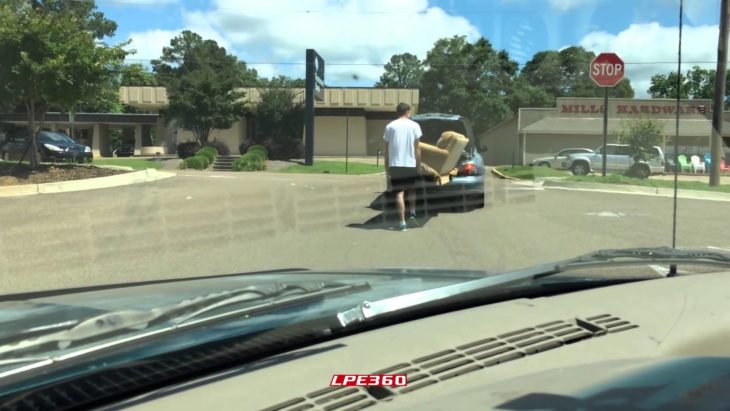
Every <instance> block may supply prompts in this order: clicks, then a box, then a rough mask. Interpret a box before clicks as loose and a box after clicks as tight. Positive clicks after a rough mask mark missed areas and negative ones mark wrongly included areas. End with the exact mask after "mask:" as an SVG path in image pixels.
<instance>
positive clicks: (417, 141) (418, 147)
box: [413, 138, 421, 170]
mask: <svg viewBox="0 0 730 411" xmlns="http://www.w3.org/2000/svg"><path fill="white" fill-rule="evenodd" d="M413 150H414V152H415V153H416V170H421V139H420V138H417V139H415V140H413Z"/></svg>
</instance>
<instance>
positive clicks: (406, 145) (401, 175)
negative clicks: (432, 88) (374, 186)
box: [383, 103, 423, 231]
mask: <svg viewBox="0 0 730 411" xmlns="http://www.w3.org/2000/svg"><path fill="white" fill-rule="evenodd" d="M396 114H397V115H398V119H396V120H393V121H392V122H390V123H389V124H388V125H387V126H386V127H385V133H384V134H383V139H384V140H385V172H386V176H387V178H388V183H389V189H390V191H391V192H395V193H396V203H397V205H398V213H399V215H400V225H399V228H400V230H401V231H406V228H407V224H406V218H405V213H406V205H405V200H404V198H403V197H404V192H405V191H408V203H409V205H410V212H411V213H410V214H411V215H410V219H409V220H410V222H411V223H413V224H417V223H418V221H417V220H416V187H415V186H416V183H417V181H418V178H419V173H418V169H419V168H420V167H421V147H420V145H419V143H420V139H421V137H422V136H423V133H422V132H421V126H420V125H418V123H416V122H415V121H413V120H411V118H410V117H411V106H409V105H408V104H406V103H400V104H398V107H397V108H396Z"/></svg>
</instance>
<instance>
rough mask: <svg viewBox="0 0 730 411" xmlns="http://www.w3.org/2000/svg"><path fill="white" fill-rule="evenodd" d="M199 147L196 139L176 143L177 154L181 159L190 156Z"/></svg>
mask: <svg viewBox="0 0 730 411" xmlns="http://www.w3.org/2000/svg"><path fill="white" fill-rule="evenodd" d="M199 149H200V144H198V142H197V141H186V142H184V143H180V144H178V145H177V155H178V156H179V157H180V158H182V159H186V158H190V157H193V156H194V155H195V152H196V151H198V150H199Z"/></svg>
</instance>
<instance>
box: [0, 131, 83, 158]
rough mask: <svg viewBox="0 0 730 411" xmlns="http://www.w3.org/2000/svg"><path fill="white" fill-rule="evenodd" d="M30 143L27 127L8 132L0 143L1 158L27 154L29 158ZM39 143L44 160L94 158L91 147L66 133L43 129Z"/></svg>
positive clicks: (19, 156)
mask: <svg viewBox="0 0 730 411" xmlns="http://www.w3.org/2000/svg"><path fill="white" fill-rule="evenodd" d="M29 144H30V139H29V133H28V130H27V129H21V130H16V131H15V132H13V133H8V135H7V136H6V138H5V140H4V141H3V143H2V144H0V158H2V159H3V160H5V161H11V160H20V159H21V157H23V155H24V154H25V158H26V159H29V158H30V156H29V154H28V153H29V151H30V150H29V149H28V145H29ZM37 145H38V153H39V154H40V157H41V161H43V162H48V161H77V162H87V163H90V162H92V161H93V158H94V156H93V154H92V152H91V147H89V146H87V145H84V144H79V143H77V142H75V141H74V140H72V139H71V137H69V136H67V135H66V134H63V133H60V132H57V131H47V130H43V131H41V132H40V133H39V134H38V140H37ZM26 150H28V152H26Z"/></svg>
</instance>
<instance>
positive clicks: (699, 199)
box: [545, 186, 730, 202]
mask: <svg viewBox="0 0 730 411" xmlns="http://www.w3.org/2000/svg"><path fill="white" fill-rule="evenodd" d="M545 188H547V189H551V190H565V191H589V192H594V193H605V194H619V195H622V194H623V195H635V196H649V197H662V198H672V197H674V194H661V193H660V194H656V193H641V192H633V193H632V192H626V191H615V190H601V189H592V188H575V187H552V186H547V187H545ZM677 198H681V199H683V200H698V201H718V202H730V196H728V197H727V198H718V197H715V198H704V197H693V196H690V195H686V194H681V193H680V194H679V195H678V196H677Z"/></svg>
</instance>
